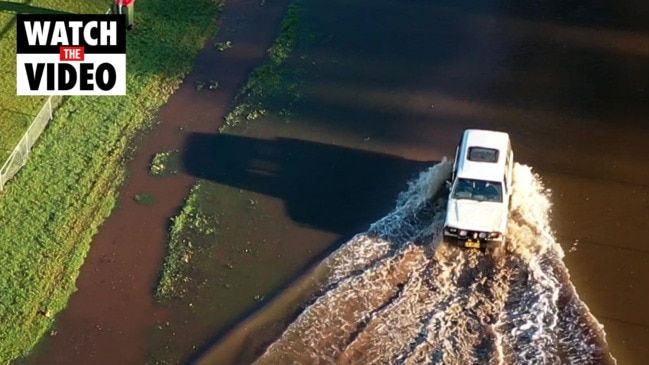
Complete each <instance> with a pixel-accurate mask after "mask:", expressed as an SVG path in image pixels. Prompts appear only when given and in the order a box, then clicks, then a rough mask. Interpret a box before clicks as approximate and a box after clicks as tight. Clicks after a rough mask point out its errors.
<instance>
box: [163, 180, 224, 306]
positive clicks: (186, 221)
mask: <svg viewBox="0 0 649 365" xmlns="http://www.w3.org/2000/svg"><path fill="white" fill-rule="evenodd" d="M204 193H205V191H204V190H203V188H202V185H201V184H200V183H198V184H196V185H195V186H194V187H193V188H192V190H191V191H190V193H189V197H188V198H187V200H186V201H185V206H184V207H183V209H182V211H181V212H180V214H178V215H177V216H176V217H175V218H173V225H172V228H171V232H170V235H169V243H168V246H167V255H166V257H165V260H164V264H163V269H162V275H161V277H160V282H159V284H158V287H157V289H156V293H155V297H156V300H157V301H158V302H160V303H166V302H168V301H169V300H171V299H173V298H179V297H182V296H183V293H184V291H185V289H184V288H183V285H182V284H183V283H185V282H187V281H188V278H189V275H188V271H189V268H190V267H191V261H192V256H194V255H196V254H200V253H201V249H202V248H203V247H201V243H200V242H205V241H206V237H205V236H209V235H212V234H214V232H215V229H216V224H217V223H216V222H217V220H216V217H213V216H211V215H209V214H207V213H205V209H203V207H202V202H203V201H204V199H202V196H201V195H202V194H204Z"/></svg>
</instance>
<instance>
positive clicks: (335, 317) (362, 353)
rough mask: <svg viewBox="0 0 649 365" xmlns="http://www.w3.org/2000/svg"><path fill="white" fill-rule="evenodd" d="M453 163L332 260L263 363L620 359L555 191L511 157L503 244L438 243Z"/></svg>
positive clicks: (431, 173)
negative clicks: (557, 229)
mask: <svg viewBox="0 0 649 365" xmlns="http://www.w3.org/2000/svg"><path fill="white" fill-rule="evenodd" d="M450 170H451V164H449V163H448V162H447V161H446V160H444V161H442V162H441V163H439V164H437V165H435V166H433V167H431V168H429V169H427V170H425V171H423V172H422V173H421V174H420V176H419V177H418V178H417V179H415V180H413V181H412V182H410V183H409V184H408V188H407V189H406V190H405V191H404V192H403V193H401V194H400V195H399V197H398V199H397V204H396V207H395V209H394V210H393V211H392V212H391V213H390V214H388V215H387V216H386V217H384V218H382V219H381V220H379V221H377V222H376V223H374V224H373V225H372V226H371V227H370V229H369V231H368V232H367V233H364V234H360V235H357V236H356V237H354V238H353V239H352V240H350V241H349V242H348V243H347V244H346V245H344V246H342V247H341V248H340V249H339V250H338V251H337V252H335V253H333V254H332V255H331V256H330V257H329V258H328V259H327V260H326V264H327V265H328V267H329V268H330V273H331V274H330V277H329V281H328V283H327V285H326V286H325V288H324V289H323V291H322V295H321V296H320V297H318V298H317V299H316V300H315V301H314V302H313V303H312V304H311V305H309V306H308V307H307V308H305V309H304V311H303V312H302V313H301V314H300V315H299V316H298V318H296V319H295V320H294V321H293V323H292V324H291V325H290V326H289V327H288V328H287V329H286V331H285V332H284V333H283V335H282V336H281V337H280V338H279V339H277V340H276V341H275V342H274V343H272V344H271V345H270V346H269V347H268V348H267V349H266V351H265V353H264V354H263V355H262V356H261V357H260V358H259V359H258V360H257V362H256V363H257V364H275V363H282V364H359V363H362V364H474V363H480V364H494V365H495V364H498V365H500V364H525V365H527V364H553V365H554V364H562V363H564V364H615V360H614V359H613V358H612V357H611V356H610V354H608V351H607V350H606V342H605V334H604V331H603V328H602V326H601V325H600V324H599V323H598V322H597V320H596V319H595V318H594V316H592V314H590V312H589V311H588V308H587V306H586V305H585V304H584V303H583V302H582V301H581V300H580V299H579V297H578V295H577V294H576V291H575V288H574V286H573V285H572V284H571V283H570V280H569V275H568V271H567V269H566V267H565V265H564V264H563V261H562V258H563V251H562V249H561V247H560V246H559V244H558V243H557V242H556V240H555V239H554V236H553V234H552V230H551V228H550V225H549V215H550V213H551V204H550V195H549V191H548V190H547V189H545V188H544V187H543V184H542V182H541V179H540V177H539V176H537V175H535V174H534V173H533V172H532V169H531V168H529V167H528V166H524V165H519V164H516V166H515V170H514V190H513V197H512V207H511V216H510V221H509V222H508V233H507V244H506V247H505V249H504V250H502V249H500V250H496V251H493V252H488V253H486V254H483V253H481V252H479V251H475V250H465V249H462V248H459V247H453V246H449V245H447V244H440V242H441V237H440V232H441V228H442V224H443V222H444V216H445V204H446V203H445V197H444V194H443V192H444V189H443V184H444V181H445V180H447V179H448V178H449V176H450Z"/></svg>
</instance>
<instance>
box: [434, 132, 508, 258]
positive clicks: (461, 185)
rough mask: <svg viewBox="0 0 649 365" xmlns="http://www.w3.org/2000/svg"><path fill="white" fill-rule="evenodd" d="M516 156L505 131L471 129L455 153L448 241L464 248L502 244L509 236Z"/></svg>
mask: <svg viewBox="0 0 649 365" xmlns="http://www.w3.org/2000/svg"><path fill="white" fill-rule="evenodd" d="M513 164H514V153H513V152H512V148H511V142H510V139H509V135H508V134H507V133H504V132H496V131H487V130H479V129H468V130H466V131H464V134H463V135H462V139H461V140H460V143H459V145H458V147H457V150H456V152H455V162H454V164H453V174H452V178H451V181H449V182H448V186H449V190H450V192H449V197H448V207H447V212H446V221H445V223H444V238H445V240H446V241H447V242H450V241H454V242H458V243H460V244H461V245H462V246H464V247H470V248H480V249H483V248H487V247H492V246H498V245H502V244H504V242H505V235H506V233H507V220H508V217H509V204H510V196H511V190H512V171H513Z"/></svg>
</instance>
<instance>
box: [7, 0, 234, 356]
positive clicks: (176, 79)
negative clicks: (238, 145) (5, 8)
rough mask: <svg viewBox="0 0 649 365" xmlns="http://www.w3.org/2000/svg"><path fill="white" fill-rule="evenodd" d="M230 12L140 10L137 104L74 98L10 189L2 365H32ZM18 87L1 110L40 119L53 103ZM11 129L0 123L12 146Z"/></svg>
mask: <svg viewBox="0 0 649 365" xmlns="http://www.w3.org/2000/svg"><path fill="white" fill-rule="evenodd" d="M38 3H39V6H43V7H48V8H58V9H67V10H68V11H71V12H75V13H80V12H83V13H104V12H105V11H106V9H107V6H108V4H107V3H106V2H105V1H103V0H102V1H94V0H89V1H67V0H66V1H63V0H59V1H46V0H43V1H39V2H38ZM0 6H1V5H0ZM221 9H222V1H215V0H194V1H191V2H189V1H185V2H178V3H175V4H174V6H169V3H168V2H167V1H163V0H148V1H144V2H142V3H141V4H139V3H138V8H137V27H136V28H135V29H134V30H133V31H131V32H129V33H128V35H127V38H128V39H127V70H128V73H127V81H126V82H127V96H103V97H89V96H79V97H69V98H67V99H66V100H65V101H64V102H63V103H62V105H61V106H60V108H59V109H58V110H57V111H56V113H55V120H54V122H53V123H52V124H51V126H50V127H49V128H48V130H46V132H45V133H44V134H43V136H42V137H41V139H40V141H39V143H38V145H37V148H36V149H35V150H34V153H33V154H32V155H31V157H30V161H29V163H28V164H27V165H26V166H25V167H24V168H23V169H22V170H21V172H20V173H19V174H18V175H17V176H16V178H14V180H12V181H11V182H10V183H9V184H8V185H7V187H6V188H7V191H6V193H5V194H4V195H3V196H2V197H0V200H1V201H0V222H2V228H1V229H0V323H2V324H4V325H3V326H1V327H0V364H5V363H9V362H12V361H14V360H16V359H18V358H21V357H25V356H27V355H28V354H29V352H30V350H31V349H32V348H33V346H34V345H35V344H36V343H37V342H38V340H39V339H40V338H41V336H42V335H43V334H46V333H47V332H48V330H50V329H51V328H52V324H53V322H54V318H55V316H56V314H57V313H58V312H59V311H61V310H62V309H63V308H64V307H65V306H66V304H67V302H68V299H69V297H70V295H71V294H72V293H73V292H74V291H75V290H76V287H75V281H76V278H77V276H78V274H79V269H80V267H81V265H82V264H83V261H84V259H85V257H86V254H87V252H88V250H89V248H90V242H91V240H92V237H93V235H95V234H96V232H97V230H98V227H99V226H100V225H101V224H102V222H103V221H104V219H105V218H106V217H107V216H108V215H109V214H110V212H111V210H112V209H113V207H114V205H115V202H116V198H117V189H118V187H119V186H120V184H121V183H122V181H123V179H124V176H125V167H124V162H125V161H126V159H127V157H128V154H129V150H130V149H131V148H132V144H131V143H132V141H133V139H134V136H136V135H138V134H139V133H141V131H142V130H143V129H145V128H148V127H149V126H151V125H152V124H153V120H154V118H153V117H154V113H155V111H156V110H157V109H158V108H159V107H160V106H161V105H163V104H164V103H165V102H166V101H167V99H168V98H169V96H170V95H171V94H172V93H173V91H174V90H176V89H177V88H178V86H179V85H180V83H181V82H182V79H183V77H184V76H185V75H187V74H188V73H189V71H190V70H191V68H192V67H193V63H194V58H195V56H196V55H197V54H198V52H199V51H200V49H202V48H203V46H204V44H205V42H206V41H207V40H208V39H209V38H211V37H212V36H214V35H215V34H216V30H217V29H216V22H215V19H216V18H217V17H218V15H219V14H220V12H221ZM8 16H14V14H9V15H8V14H7V13H2V12H0V22H1V23H2V24H1V25H2V26H8V25H9V28H7V29H8V31H7V32H5V33H3V36H2V37H3V38H2V39H0V67H2V69H3V72H5V74H7V75H10V74H13V73H14V72H15V62H16V61H15V38H12V37H14V34H15V29H14V28H15V22H14V23H12V20H11V19H9V18H7V17H8ZM11 24H14V25H11ZM12 27H13V28H12ZM8 55H10V56H8ZM9 58H10V59H9ZM14 87H15V86H14V85H13V83H12V82H5V83H0V107H1V108H3V109H2V110H5V109H10V110H19V111H21V112H22V113H27V114H29V115H30V118H31V115H33V113H34V111H35V110H37V109H38V107H40V105H41V104H42V101H43V100H35V101H33V102H32V101H29V100H30V99H29V98H24V97H20V98H15V99H14V95H15V88H14ZM10 95H11V96H10ZM28 109H29V110H28ZM21 123H23V122H21ZM11 125H13V124H11ZM23 126H24V124H21V125H20V126H19V130H20V131H21V132H22V131H23V129H22V128H23ZM6 127H7V124H6V119H5V117H4V116H3V117H0V129H1V130H2V133H0V135H2V138H4V136H5V132H6V131H7V129H6ZM12 128H13V127H12ZM18 137H19V136H18Z"/></svg>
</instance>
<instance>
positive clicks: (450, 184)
mask: <svg viewBox="0 0 649 365" xmlns="http://www.w3.org/2000/svg"><path fill="white" fill-rule="evenodd" d="M452 185H453V184H452V183H451V180H446V188H447V189H450V188H451V186H452Z"/></svg>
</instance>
